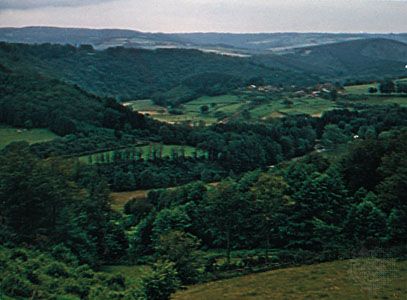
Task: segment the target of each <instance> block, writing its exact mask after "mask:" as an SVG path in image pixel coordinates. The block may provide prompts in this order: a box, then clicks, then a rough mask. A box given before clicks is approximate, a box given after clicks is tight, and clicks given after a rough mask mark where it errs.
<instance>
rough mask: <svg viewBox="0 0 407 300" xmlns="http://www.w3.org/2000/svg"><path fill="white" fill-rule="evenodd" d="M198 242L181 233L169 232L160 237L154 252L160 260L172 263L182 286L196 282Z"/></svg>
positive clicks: (190, 236) (194, 238)
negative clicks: (158, 255)
mask: <svg viewBox="0 0 407 300" xmlns="http://www.w3.org/2000/svg"><path fill="white" fill-rule="evenodd" d="M199 244H200V241H199V240H198V239H197V238H196V237H195V236H193V235H191V234H188V233H185V232H182V231H176V230H175V231H170V232H168V233H166V234H163V235H161V236H160V238H159V241H158V244H157V245H156V251H157V253H159V254H160V257H161V258H164V259H167V260H169V261H172V262H173V263H174V267H175V269H176V270H177V273H178V276H179V278H180V279H181V281H182V283H184V284H191V283H195V282H197V277H198V275H199V272H198V268H199V266H200V263H199V259H198V255H197V249H198V247H199Z"/></svg>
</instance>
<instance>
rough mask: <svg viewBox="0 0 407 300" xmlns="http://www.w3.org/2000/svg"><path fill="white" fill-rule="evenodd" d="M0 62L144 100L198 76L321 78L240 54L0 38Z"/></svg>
mask: <svg viewBox="0 0 407 300" xmlns="http://www.w3.org/2000/svg"><path fill="white" fill-rule="evenodd" d="M0 63H1V64H3V65H4V66H6V67H9V68H14V69H20V70H34V71H35V72H39V73H41V74H44V75H47V76H50V77H53V78H58V79H62V80H64V81H67V82H70V83H74V84H77V85H78V86H80V87H81V88H83V89H85V90H86V91H89V92H92V93H95V94H97V95H99V96H114V97H119V98H125V99H143V98H146V97H151V96H152V95H153V94H154V93H156V92H163V91H167V90H170V89H171V88H174V87H176V86H178V85H179V84H180V83H181V82H183V81H185V80H188V79H192V80H194V78H195V76H196V75H199V74H205V73H208V72H210V73H212V74H219V75H221V76H223V75H227V76H234V77H236V78H237V79H238V80H240V81H242V84H244V82H246V81H248V80H250V78H252V77H258V76H261V77H263V78H264V79H265V81H266V82H268V83H270V84H274V85H277V84H283V85H289V84H296V85H302V84H303V85H308V84H312V83H315V82H317V81H318V78H317V77H312V76H309V75H306V74H304V73H303V72H300V71H283V70H280V69H277V68H274V67H270V66H269V67H267V66H263V65H259V64H256V63H255V62H253V60H251V59H249V58H237V57H230V56H224V55H217V54H208V53H203V52H201V51H198V50H182V49H161V50H154V51H152V50H144V49H125V48H109V49H107V50H103V51H97V50H94V49H93V48H92V47H90V46H88V47H85V46H82V47H79V48H76V47H73V46H69V45H66V46H62V45H50V44H43V45H27V44H8V43H0ZM211 80H213V78H211Z"/></svg>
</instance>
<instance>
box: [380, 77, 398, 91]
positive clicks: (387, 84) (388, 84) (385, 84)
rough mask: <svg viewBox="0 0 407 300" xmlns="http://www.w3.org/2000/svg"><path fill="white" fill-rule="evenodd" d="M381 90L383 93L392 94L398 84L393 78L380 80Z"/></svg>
mask: <svg viewBox="0 0 407 300" xmlns="http://www.w3.org/2000/svg"><path fill="white" fill-rule="evenodd" d="M379 90H380V93H382V94H391V93H394V92H395V91H396V85H395V84H394V82H393V81H392V80H384V81H382V82H380V85H379Z"/></svg>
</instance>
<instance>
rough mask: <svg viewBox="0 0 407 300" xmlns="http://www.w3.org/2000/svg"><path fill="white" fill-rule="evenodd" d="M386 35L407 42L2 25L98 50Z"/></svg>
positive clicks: (23, 38)
mask: <svg viewBox="0 0 407 300" xmlns="http://www.w3.org/2000/svg"><path fill="white" fill-rule="evenodd" d="M377 38H384V39H390V40H395V41H399V42H404V43H407V33H403V34H367V33H352V34H348V33H339V34H334V33H258V34H255V33H253V34H251V33H250V34H233V33H180V34H176V33H174V34H167V33H146V32H140V31H134V30H121V29H82V28H57V27H24V28H0V41H5V42H16V43H56V44H72V45H79V44H90V45H92V46H93V47H95V48H97V49H106V48H109V47H115V46H124V47H129V48H145V49H156V48H193V49H200V50H203V51H210V52H219V53H224V54H230V55H245V54H259V53H262V54H264V53H269V52H281V51H283V52H285V51H287V50H290V49H293V48H301V47H310V46H318V45H325V44H332V43H338V42H345V41H353V40H360V39H377Z"/></svg>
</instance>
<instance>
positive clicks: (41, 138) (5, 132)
mask: <svg viewBox="0 0 407 300" xmlns="http://www.w3.org/2000/svg"><path fill="white" fill-rule="evenodd" d="M56 137H58V136H57V135H56V134H54V133H52V132H51V131H49V130H48V129H30V130H27V129H18V128H13V127H0V149H3V148H4V147H5V146H7V145H8V144H10V143H12V142H20V141H26V142H28V143H29V144H34V143H41V142H46V141H50V140H52V139H54V138H56Z"/></svg>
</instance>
